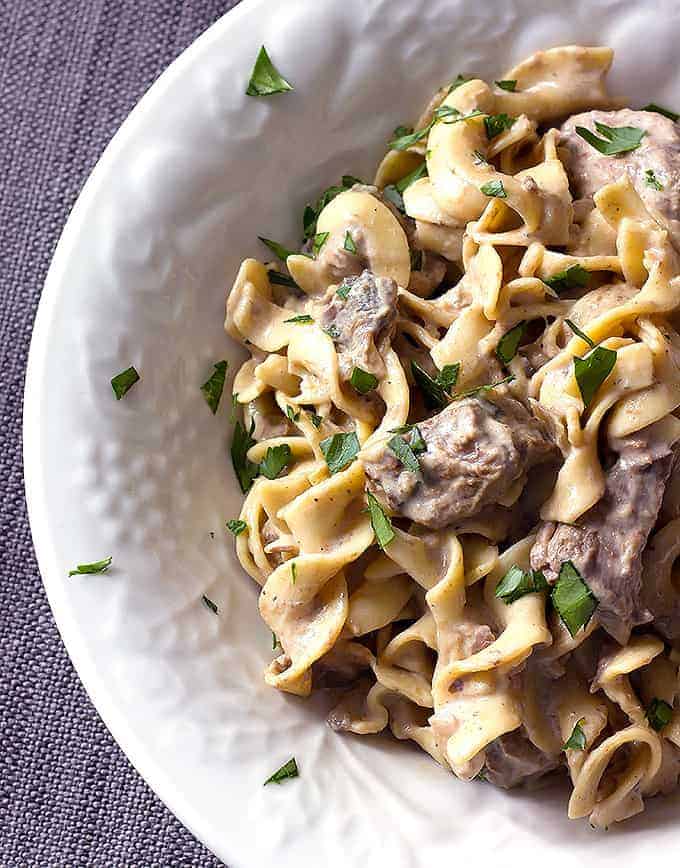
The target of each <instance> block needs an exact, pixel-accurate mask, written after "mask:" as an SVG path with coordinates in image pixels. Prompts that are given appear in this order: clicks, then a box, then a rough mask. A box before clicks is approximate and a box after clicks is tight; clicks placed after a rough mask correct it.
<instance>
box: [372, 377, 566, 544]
mask: <svg viewBox="0 0 680 868" xmlns="http://www.w3.org/2000/svg"><path fill="white" fill-rule="evenodd" d="M418 428H419V430H420V433H421V435H422V437H423V440H424V441H425V444H426V446H427V449H426V451H424V452H422V453H421V454H420V455H419V456H418V459H419V463H420V471H419V472H418V473H414V472H413V471H410V470H407V469H406V468H405V467H404V465H403V464H402V463H401V462H400V461H399V459H398V458H397V457H396V455H395V454H394V453H393V452H392V451H391V450H390V449H388V448H386V445H385V444H384V443H380V444H376V446H375V447H373V448H372V450H371V451H370V453H368V454H367V455H365V457H364V467H365V470H366V476H367V479H368V487H369V489H370V491H371V492H372V493H373V494H374V495H375V496H376V497H377V498H378V500H380V501H381V502H382V503H383V505H385V506H386V507H387V508H388V509H389V510H390V511H392V512H393V513H395V514H396V515H401V516H405V517H406V518H410V519H411V520H412V521H415V522H418V523H419V524H422V525H425V526H426V527H431V528H441V527H446V526H447V525H450V524H453V523H454V522H456V521H459V520H461V519H465V518H469V517H471V516H473V515H476V514H477V513H479V512H480V511H481V510H482V509H483V508H484V507H485V506H487V505H489V504H495V503H503V501H504V500H505V499H506V498H507V497H508V494H509V492H510V490H511V489H513V487H514V486H516V485H517V484H523V483H524V481H526V474H527V472H528V471H529V470H530V469H531V468H532V467H534V466H535V465H537V464H540V463H541V462H544V461H546V460H549V459H550V458H551V457H553V456H554V455H555V452H556V450H555V447H554V445H553V443H552V441H551V440H550V438H549V436H548V434H547V433H546V431H545V428H544V427H543V425H542V423H541V422H540V421H539V420H538V419H536V418H535V417H534V416H532V415H531V413H530V412H529V411H528V410H527V409H526V408H525V407H524V405H523V404H521V403H520V402H519V401H516V400H515V399H514V398H510V397H503V396H501V395H500V394H499V393H495V394H494V396H493V398H491V397H480V396H475V397H469V398H463V399H461V400H458V401H453V402H452V403H451V404H449V406H448V407H446V408H445V409H444V410H442V411H441V412H440V413H438V414H437V415H436V416H433V417H432V418H430V419H426V420H425V421H424V422H420V423H419V424H418Z"/></svg>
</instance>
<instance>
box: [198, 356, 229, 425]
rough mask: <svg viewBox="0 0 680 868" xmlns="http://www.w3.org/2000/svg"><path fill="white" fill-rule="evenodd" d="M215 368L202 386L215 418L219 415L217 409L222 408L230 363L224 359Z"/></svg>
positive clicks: (216, 363)
mask: <svg viewBox="0 0 680 868" xmlns="http://www.w3.org/2000/svg"><path fill="white" fill-rule="evenodd" d="M213 367H214V369H215V370H214V371H213V372H212V374H211V375H210V377H209V379H207V380H206V381H205V383H203V385H202V386H201V392H202V393H203V397H204V398H205V401H206V404H207V405H208V407H210V409H211V411H212V414H213V416H214V415H215V413H217V408H218V407H219V406H220V399H221V397H222V391H223V390H224V380H225V377H226V376H227V367H228V362H226V361H225V360H224V359H223V360H222V361H221V362H215V364H214V365H213Z"/></svg>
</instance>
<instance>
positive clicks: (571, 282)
mask: <svg viewBox="0 0 680 868" xmlns="http://www.w3.org/2000/svg"><path fill="white" fill-rule="evenodd" d="M543 283H546V284H547V285H548V286H549V287H550V289H552V290H553V291H554V292H557V293H560V292H564V291H565V290H567V289H582V288H583V287H586V286H588V284H589V283H590V272H589V271H588V270H587V269H585V268H584V267H583V266H582V265H570V266H569V268H565V269H564V270H563V271H558V272H557V274H553V276H552V277H546V278H545V279H544V281H543Z"/></svg>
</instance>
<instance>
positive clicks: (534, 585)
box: [495, 564, 548, 606]
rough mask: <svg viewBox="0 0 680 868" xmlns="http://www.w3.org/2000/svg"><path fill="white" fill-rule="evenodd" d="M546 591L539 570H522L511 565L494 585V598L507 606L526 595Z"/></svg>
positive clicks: (542, 576)
mask: <svg viewBox="0 0 680 868" xmlns="http://www.w3.org/2000/svg"><path fill="white" fill-rule="evenodd" d="M547 589H548V583H547V582H546V580H545V576H544V575H543V573H542V572H541V571H540V570H523V569H522V568H521V567H518V566H517V564H513V565H512V566H511V567H510V569H509V570H508V571H507V573H506V574H505V575H504V576H503V578H502V579H501V580H500V581H499V582H498V584H497V585H496V592H495V593H496V596H497V597H498V598H499V599H500V600H503V602H504V603H505V604H506V605H507V606H509V605H510V604H511V603H514V602H515V600H519V599H520V597H524V596H525V595H526V594H535V593H537V592H538V591H545V590H547Z"/></svg>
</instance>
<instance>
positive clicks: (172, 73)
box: [22, 0, 264, 868]
mask: <svg viewBox="0 0 680 868" xmlns="http://www.w3.org/2000/svg"><path fill="white" fill-rule="evenodd" d="M262 5H264V0H240V2H239V3H238V4H237V5H236V6H234V7H233V8H232V9H229V10H228V11H227V12H226V13H224V14H223V15H222V16H221V17H220V18H218V20H217V21H215V22H214V23H213V24H211V25H210V26H209V27H208V28H207V29H206V30H204V31H203V32H202V33H201V34H200V35H199V36H198V37H197V38H196V39H195V40H194V41H193V42H192V43H191V44H190V45H188V46H187V47H186V48H185V49H184V50H183V51H182V52H181V53H180V54H179V55H178V56H177V57H176V58H175V59H174V60H173V61H172V62H171V63H170V65H169V66H168V67H167V68H166V69H165V70H164V71H163V72H162V73H161V74H160V75H159V76H158V78H157V79H156V80H155V81H154V82H153V83H152V84H151V85H150V86H149V88H148V89H147V90H146V92H145V93H144V94H143V95H142V97H141V98H140V99H139V101H138V102H137V103H136V105H135V106H134V107H133V109H132V110H131V111H130V113H129V114H128V115H127V117H126V118H125V120H124V121H123V122H122V124H121V125H120V127H119V128H118V130H117V131H116V133H115V134H114V136H113V137H112V139H111V141H110V142H109V143H108V144H107V146H106V148H105V149H104V151H103V153H102V154H101V156H100V157H99V159H98V160H97V162H96V164H95V166H94V168H93V169H92V171H91V172H90V174H89V176H88V177H87V179H86V181H85V184H84V185H83V187H82V189H81V191H80V193H79V194H78V197H77V199H76V202H75V204H74V205H73V207H72V209H71V212H70V214H69V215H68V217H67V219H66V223H65V225H64V228H63V229H62V232H61V235H60V237H59V240H58V242H57V245H56V248H55V252H54V254H53V257H52V261H51V263H50V266H49V269H48V272H47V276H46V278H45V283H44V285H43V289H42V293H41V295H40V301H39V304H38V310H37V312H36V316H35V320H34V323H33V330H32V335H31V343H30V347H29V353H28V360H27V363H26V376H25V381H24V394H23V402H24V406H23V418H22V438H23V450H22V458H23V472H24V492H25V497H26V505H27V513H28V521H29V526H30V530H31V537H32V540H33V548H34V552H35V557H36V561H37V563H38V569H39V572H40V577H41V581H42V584H43V588H44V589H45V594H46V596H47V600H48V603H49V605H50V609H51V610H52V615H53V618H54V622H55V624H56V626H57V630H58V631H59V635H60V637H61V640H62V642H63V644H64V647H65V648H66V652H67V654H68V656H69V659H70V662H71V664H72V665H73V668H74V669H75V671H76V674H77V675H78V678H79V679H80V681H81V683H82V685H83V687H84V689H85V692H86V694H87V696H88V698H89V700H90V702H91V703H92V705H93V706H94V709H95V711H96V712H97V714H98V715H99V717H100V719H101V720H102V722H103V723H104V725H105V727H106V729H107V730H108V731H109V733H110V734H111V736H112V737H113V739H114V741H115V742H116V744H117V746H118V747H119V748H120V750H121V751H122V753H123V755H124V756H125V757H126V759H127V760H128V762H130V763H131V764H132V766H133V767H134V769H135V770H136V771H137V773H138V774H139V775H140V776H141V777H142V778H143V780H144V782H145V783H146V784H147V785H148V786H149V787H150V788H151V789H152V791H153V792H154V794H155V795H156V796H157V797H158V798H159V799H160V800H161V802H162V803H163V804H164V805H165V807H166V808H167V809H168V810H169V811H170V813H171V814H173V816H175V817H176V818H177V819H178V820H179V821H180V822H181V823H182V825H184V826H185V827H186V828H187V829H188V830H189V831H190V832H191V834H192V835H193V836H194V837H195V838H196V839H197V840H198V841H200V842H201V843H202V844H203V845H204V846H205V847H207V848H208V849H209V850H210V851H211V852H212V853H213V854H214V855H215V856H216V857H217V858H219V859H221V860H223V861H228V863H229V866H230V868H245V865H244V862H242V861H241V858H240V856H238V855H236V854H234V853H233V852H227V851H226V850H225V847H224V841H223V839H222V838H218V837H217V836H216V835H214V834H212V832H211V827H210V824H208V823H205V822H204V821H203V819H202V817H201V814H200V812H198V811H196V810H195V809H194V807H193V806H192V804H191V802H190V801H189V800H188V799H187V798H185V796H184V795H183V793H182V791H181V789H179V788H178V787H177V786H176V785H175V784H174V783H173V781H172V780H171V778H170V777H169V776H168V775H167V774H166V772H165V771H164V769H163V767H162V766H161V765H160V764H159V763H158V762H157V761H155V760H154V759H153V758H151V757H150V756H149V755H148V753H147V752H146V750H145V748H144V745H143V744H142V742H141V741H140V739H139V738H138V736H137V735H136V734H135V732H134V730H133V729H132V727H130V725H129V724H128V722H127V720H126V719H125V717H124V716H123V715H122V713H121V711H120V710H119V709H118V707H117V705H116V703H115V701H113V700H112V699H111V697H110V695H109V693H108V691H107V690H106V686H105V684H104V682H103V681H102V680H101V678H100V677H99V675H98V673H97V669H96V666H95V663H94V660H93V659H92V658H91V655H90V653H89V651H88V650H87V648H86V646H85V643H84V642H83V641H82V639H81V637H80V635H79V632H78V627H77V624H76V621H75V618H74V617H73V615H72V613H71V612H70V611H69V609H68V607H67V606H66V605H65V604H64V603H63V601H62V599H61V598H60V595H59V594H58V593H57V592H56V587H57V585H56V583H57V581H59V582H61V581H62V580H63V576H62V571H61V570H60V568H59V565H58V562H57V557H56V552H55V550H54V546H53V544H52V540H51V532H50V521H49V516H48V513H47V510H46V508H45V503H44V500H43V498H42V497H41V480H42V479H43V467H42V464H41V453H40V436H41V431H42V427H41V426H42V407H41V405H40V401H39V385H40V382H41V377H42V376H43V374H44V371H45V363H46V357H47V352H48V337H49V331H50V324H51V321H52V315H53V312H54V309H55V306H56V304H57V302H58V300H59V289H60V286H61V285H62V283H63V276H64V272H65V269H66V264H67V262H68V261H69V259H70V257H71V255H72V254H73V252H74V249H75V247H76V241H77V238H78V235H79V233H80V230H81V227H82V226H83V223H84V220H83V217H84V215H85V214H86V212H87V211H88V209H89V206H90V203H91V202H93V201H94V199H95V198H96V197H97V196H98V194H99V192H100V190H101V188H102V186H103V185H104V184H105V182H106V179H107V177H108V174H109V172H110V170H111V169H112V168H113V167H114V164H115V161H116V159H117V157H118V154H119V152H120V151H121V150H122V149H123V148H124V146H125V145H126V144H127V142H128V141H129V139H130V138H132V137H133V136H134V135H135V133H136V131H137V129H138V128H139V127H140V125H142V124H143V123H144V120H145V117H146V115H147V113H148V111H149V110H150V109H151V108H152V106H155V105H156V104H157V103H158V102H159V101H160V100H162V99H163V97H164V95H165V93H166V91H167V90H168V89H169V88H170V87H171V86H172V85H173V84H174V82H175V81H176V80H177V79H178V78H180V77H181V76H182V75H183V74H184V73H185V71H187V70H188V69H189V68H190V67H191V66H192V65H194V64H195V63H196V62H198V61H200V58H201V56H202V55H203V54H205V53H206V52H207V51H208V49H209V48H210V46H211V45H212V44H213V42H215V41H218V40H220V39H223V38H224V36H225V34H226V32H227V31H228V30H229V29H230V28H231V26H232V24H234V23H235V22H236V21H237V20H238V19H240V18H241V17H247V16H249V15H251V14H253V13H254V12H256V10H257V9H258V7H261V6H262Z"/></svg>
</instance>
